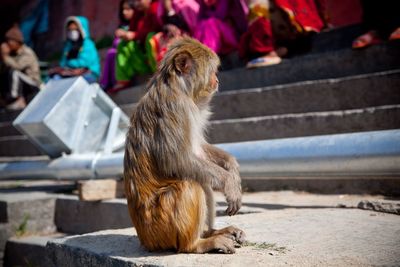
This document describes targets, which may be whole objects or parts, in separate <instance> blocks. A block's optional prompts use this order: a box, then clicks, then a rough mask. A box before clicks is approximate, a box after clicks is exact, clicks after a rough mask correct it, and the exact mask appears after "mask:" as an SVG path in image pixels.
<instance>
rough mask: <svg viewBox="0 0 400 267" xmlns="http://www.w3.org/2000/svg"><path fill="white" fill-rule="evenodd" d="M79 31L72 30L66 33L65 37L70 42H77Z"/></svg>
mask: <svg viewBox="0 0 400 267" xmlns="http://www.w3.org/2000/svg"><path fill="white" fill-rule="evenodd" d="M79 36H80V34H79V31H78V30H72V31H68V33H67V37H68V39H70V40H71V41H78V39H79Z"/></svg>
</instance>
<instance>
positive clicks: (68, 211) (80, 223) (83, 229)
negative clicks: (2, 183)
mask: <svg viewBox="0 0 400 267" xmlns="http://www.w3.org/2000/svg"><path fill="white" fill-rule="evenodd" d="M225 209H226V205H225V203H224V202H223V201H222V202H221V203H219V205H218V206H217V208H216V212H217V215H224V214H225V212H224V211H225ZM255 212H259V210H258V209H257V208H251V207H246V206H244V207H243V208H242V209H241V210H240V214H247V213H255ZM55 224H56V225H57V229H58V231H60V232H63V233H68V234H84V233H90V232H95V231H99V230H105V229H119V228H126V227H131V226H132V222H131V219H130V217H129V214H128V208H127V202H126V199H119V198H117V199H111V200H103V201H80V200H79V199H78V198H77V197H76V196H60V197H59V198H58V199H57V202H56V214H55Z"/></svg>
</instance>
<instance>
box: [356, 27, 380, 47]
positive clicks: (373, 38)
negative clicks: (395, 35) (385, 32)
mask: <svg viewBox="0 0 400 267" xmlns="http://www.w3.org/2000/svg"><path fill="white" fill-rule="evenodd" d="M381 42H382V40H381V39H380V38H379V37H378V36H377V35H376V33H375V32H374V31H369V32H367V33H365V34H363V35H361V36H359V37H357V38H356V39H355V40H354V41H353V44H352V48H353V49H360V48H365V47H368V46H371V45H375V44H379V43H381Z"/></svg>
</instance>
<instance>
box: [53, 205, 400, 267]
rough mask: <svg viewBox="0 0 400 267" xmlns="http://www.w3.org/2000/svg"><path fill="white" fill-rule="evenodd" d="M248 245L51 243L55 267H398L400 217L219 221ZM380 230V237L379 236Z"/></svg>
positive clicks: (129, 234) (295, 212)
mask: <svg viewBox="0 0 400 267" xmlns="http://www.w3.org/2000/svg"><path fill="white" fill-rule="evenodd" d="M216 224H217V227H223V226H226V225H230V224H234V225H237V226H238V227H240V228H242V229H243V230H244V231H245V232H246V234H247V238H248V241H249V243H248V244H247V246H244V247H242V248H238V249H237V250H236V254H234V255H221V254H205V255H196V254H175V253H171V252H160V253H149V252H147V251H145V250H144V249H143V248H142V247H141V245H140V243H139V240H138V238H137V237H136V234H135V230H134V229H133V228H128V229H121V230H107V231H102V232H96V233H91V234H86V235H81V236H72V237H67V238H63V239H58V240H54V241H50V242H48V243H47V247H46V249H47V255H48V257H49V260H50V261H51V263H52V265H53V266H58V267H63V266H105V267H108V266H110V267H111V266H113V267H115V266H283V265H289V266H290V265H293V266H317V265H318V266H321V265H324V266H327V265H329V266H348V265H356V266H370V265H390V266H394V265H397V264H398V259H399V251H400V236H399V235H396V234H394V233H397V232H399V231H400V217H399V216H396V215H392V214H383V213H376V212H371V211H362V210H358V209H332V208H328V209H307V208H305V209H281V210H272V211H268V212H265V213H257V214H248V215H238V216H234V217H220V218H218V219H217V223H216ZM377 227H378V228H379V234H376V233H377V230H378V228H377Z"/></svg>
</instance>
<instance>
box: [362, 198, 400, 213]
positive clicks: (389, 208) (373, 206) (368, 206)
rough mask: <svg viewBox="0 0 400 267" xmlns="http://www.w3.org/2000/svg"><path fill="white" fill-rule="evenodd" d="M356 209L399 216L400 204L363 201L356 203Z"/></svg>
mask: <svg viewBox="0 0 400 267" xmlns="http://www.w3.org/2000/svg"><path fill="white" fill-rule="evenodd" d="M357 208H359V209H364V210H374V211H380V212H386V213H393V214H397V215H400V203H393V202H388V201H368V200H363V201H360V203H358V205H357Z"/></svg>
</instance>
